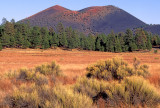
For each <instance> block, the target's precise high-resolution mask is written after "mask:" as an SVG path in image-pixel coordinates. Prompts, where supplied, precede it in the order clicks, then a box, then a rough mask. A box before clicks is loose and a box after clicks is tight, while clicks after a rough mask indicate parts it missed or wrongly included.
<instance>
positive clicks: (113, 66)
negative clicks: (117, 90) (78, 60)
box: [87, 58, 149, 81]
mask: <svg viewBox="0 0 160 108" xmlns="http://www.w3.org/2000/svg"><path fill="white" fill-rule="evenodd" d="M132 75H138V76H143V77H146V76H148V75H149V72H148V66H147V65H141V66H138V65H136V69H134V68H132V67H130V66H128V63H126V62H125V61H123V60H122V59H121V58H113V59H110V60H106V61H100V62H98V63H97V64H94V65H92V66H90V67H87V77H88V78H97V79H103V80H107V81H109V80H122V79H123V78H125V77H128V76H132Z"/></svg>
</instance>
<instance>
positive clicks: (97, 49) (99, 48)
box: [95, 36, 101, 51]
mask: <svg viewBox="0 0 160 108" xmlns="http://www.w3.org/2000/svg"><path fill="white" fill-rule="evenodd" d="M95 44H96V46H95V47H96V51H100V50H101V39H100V37H99V36H97V38H96V43H95Z"/></svg>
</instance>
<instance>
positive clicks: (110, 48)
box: [106, 31, 116, 52]
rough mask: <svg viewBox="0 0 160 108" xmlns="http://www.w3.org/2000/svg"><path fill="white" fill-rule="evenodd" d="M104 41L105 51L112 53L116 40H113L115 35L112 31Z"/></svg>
mask: <svg viewBox="0 0 160 108" xmlns="http://www.w3.org/2000/svg"><path fill="white" fill-rule="evenodd" d="M106 40H107V41H106V50H107V51H109V52H114V51H115V50H114V49H115V40H116V38H115V34H114V32H113V31H112V32H111V33H110V34H109V35H108V36H107V39H106Z"/></svg>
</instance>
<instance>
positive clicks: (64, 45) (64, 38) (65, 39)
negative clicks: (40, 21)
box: [60, 31, 68, 47]
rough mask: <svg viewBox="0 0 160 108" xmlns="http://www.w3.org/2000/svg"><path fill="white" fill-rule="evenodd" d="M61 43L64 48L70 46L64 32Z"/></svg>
mask: <svg viewBox="0 0 160 108" xmlns="http://www.w3.org/2000/svg"><path fill="white" fill-rule="evenodd" d="M60 43H61V45H62V46H63V47H67V45H68V42H67V38H66V33H65V32H64V31H63V35H62V39H61V42H60Z"/></svg>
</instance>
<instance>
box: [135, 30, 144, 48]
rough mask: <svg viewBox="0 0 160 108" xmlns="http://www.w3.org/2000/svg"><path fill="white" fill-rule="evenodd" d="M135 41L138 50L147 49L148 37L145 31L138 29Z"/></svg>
mask: <svg viewBox="0 0 160 108" xmlns="http://www.w3.org/2000/svg"><path fill="white" fill-rule="evenodd" d="M135 35H136V36H135V40H136V44H137V47H138V49H143V50H144V49H146V42H147V37H146V34H145V32H144V30H143V29H141V28H140V29H136V34H135Z"/></svg>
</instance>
